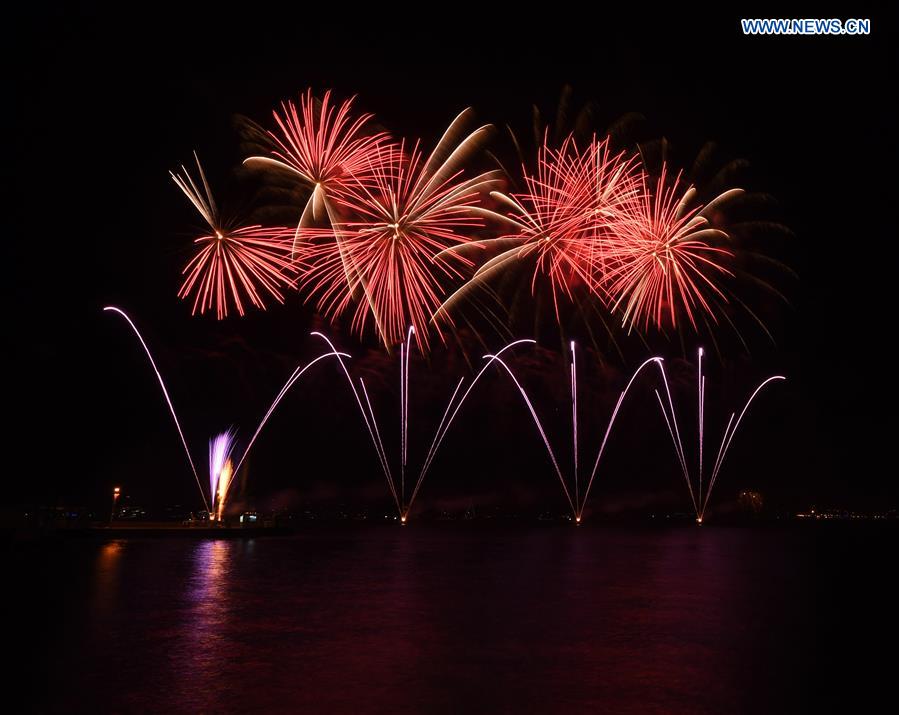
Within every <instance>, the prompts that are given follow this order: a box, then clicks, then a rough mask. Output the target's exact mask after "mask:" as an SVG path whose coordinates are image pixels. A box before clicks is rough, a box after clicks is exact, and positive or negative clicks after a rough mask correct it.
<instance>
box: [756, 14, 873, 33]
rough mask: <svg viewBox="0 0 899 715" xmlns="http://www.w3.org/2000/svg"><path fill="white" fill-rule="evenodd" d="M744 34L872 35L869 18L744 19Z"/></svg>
mask: <svg viewBox="0 0 899 715" xmlns="http://www.w3.org/2000/svg"><path fill="white" fill-rule="evenodd" d="M740 24H741V25H742V27H743V34H744V35H870V34H871V20H869V19H849V20H837V19H830V20H827V19H809V18H806V19H792V20H785V19H779V20H778V19H767V20H760V19H748V20H747V19H743V20H740Z"/></svg>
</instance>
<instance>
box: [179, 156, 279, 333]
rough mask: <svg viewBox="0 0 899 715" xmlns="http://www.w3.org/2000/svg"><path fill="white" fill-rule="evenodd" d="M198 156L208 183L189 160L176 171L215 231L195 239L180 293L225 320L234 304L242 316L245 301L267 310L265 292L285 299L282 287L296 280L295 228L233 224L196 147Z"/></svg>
mask: <svg viewBox="0 0 899 715" xmlns="http://www.w3.org/2000/svg"><path fill="white" fill-rule="evenodd" d="M194 158H195V159H196V162H197V170H198V172H199V175H200V186H202V189H201V188H200V186H198V184H197V183H196V182H195V181H194V180H193V178H192V177H191V176H190V173H189V172H188V171H187V169H186V168H185V167H184V166H182V167H181V170H182V172H183V175H180V174H176V173H174V172H170V174H171V176H172V180H173V181H174V182H175V184H176V185H177V186H178V188H179V189H181V191H182V192H184V195H185V196H187V198H188V200H189V201H190V202H191V203H192V204H193V205H194V207H195V208H196V209H197V211H198V212H199V213H200V215H201V216H202V217H203V219H204V220H205V221H206V223H207V224H208V226H209V228H210V229H212V233H211V234H204V235H202V236H200V237H198V238H196V239H195V240H194V245H196V246H197V248H198V250H197V252H196V254H195V255H194V257H193V258H191V259H190V261H188V263H187V265H186V266H185V267H184V270H183V271H182V274H183V275H184V276H185V277H184V282H183V283H182V284H181V288H180V289H179V291H178V297H179V298H182V299H188V298H190V297H191V296H193V307H192V309H191V312H192V314H194V315H195V314H197V313H200V314H203V313H205V312H206V311H207V310H212V309H213V308H215V312H216V317H217V318H218V319H219V320H222V319H223V318H225V317H226V316H227V315H228V310H229V306H230V305H231V304H233V306H234V308H235V309H236V310H237V312H238V314H240V315H241V316H242V315H244V314H245V313H246V308H245V305H244V303H245V301H249V303H251V304H252V305H254V306H255V307H257V308H261V309H263V310H264V309H265V303H264V302H263V294H268V295H269V296H270V297H272V298H274V299H275V300H277V301H278V302H279V303H283V302H284V295H283V293H282V289H283V288H284V287H293V286H294V285H295V282H294V280H293V279H292V278H291V277H290V276H289V274H290V273H291V272H292V271H293V270H294V266H293V262H292V261H291V258H290V254H291V241H290V234H291V233H292V231H291V230H290V229H285V228H269V227H265V226H246V227H235V226H232V225H230V222H229V221H226V220H224V219H222V217H221V216H220V214H219V211H218V208H217V206H216V204H215V200H214V199H213V197H212V191H211V190H210V188H209V183H208V182H207V180H206V174H205V173H204V171H203V167H202V166H201V165H200V160H199V159H198V158H197V155H196V153H195V154H194Z"/></svg>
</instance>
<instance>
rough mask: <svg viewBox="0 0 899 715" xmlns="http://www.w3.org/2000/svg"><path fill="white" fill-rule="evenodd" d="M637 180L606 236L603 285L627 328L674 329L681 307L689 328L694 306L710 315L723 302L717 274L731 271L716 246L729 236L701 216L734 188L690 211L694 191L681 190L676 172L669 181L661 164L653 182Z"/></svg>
mask: <svg viewBox="0 0 899 715" xmlns="http://www.w3.org/2000/svg"><path fill="white" fill-rule="evenodd" d="M641 183H642V188H641V192H640V196H639V199H638V200H637V201H633V202H630V203H629V204H628V206H627V209H628V215H627V216H626V218H625V220H622V221H618V222H617V225H616V232H615V235H614V237H613V238H612V240H610V241H609V242H607V246H608V247H609V252H610V254H611V258H609V259H608V260H607V262H606V270H605V271H604V272H603V277H602V286H603V290H604V292H605V293H606V294H607V295H608V296H609V297H610V300H611V301H612V309H613V310H621V313H622V323H623V325H624V326H626V327H628V328H633V327H634V326H635V325H638V324H641V325H642V326H644V327H646V328H648V327H649V326H650V325H654V326H655V327H657V328H663V327H664V326H665V325H666V324H670V325H671V326H673V327H676V326H677V321H678V315H679V314H680V313H684V314H686V316H687V319H688V320H689V322H690V324H691V325H692V326H693V329H694V330H695V329H696V328H697V317H698V314H699V313H700V312H701V313H702V314H704V315H707V316H708V317H709V318H711V319H712V320H713V321H716V320H717V317H716V312H715V308H716V305H718V304H719V302H725V303H726V302H727V297H726V295H725V293H724V291H723V290H722V288H721V287H720V286H719V283H720V279H721V278H723V277H725V276H732V275H733V274H732V273H731V271H730V270H728V268H726V267H725V265H723V261H725V260H727V259H728V258H730V257H732V255H733V254H732V253H731V252H730V251H729V250H727V249H725V248H720V247H718V246H717V245H715V244H717V243H720V242H722V241H726V240H727V238H728V236H727V234H726V233H724V232H723V231H720V230H718V229H715V228H710V226H709V221H708V219H707V218H706V217H705V215H703V214H704V212H707V211H708V210H709V208H710V207H711V206H712V205H713V204H718V203H721V202H723V201H725V200H727V199H728V198H730V197H732V196H735V195H737V194H739V193H742V192H741V190H739V189H731V190H729V191H727V192H725V193H724V194H721V195H720V196H718V197H717V198H716V199H715V200H714V201H712V202H710V203H709V204H708V205H707V206H705V207H702V206H699V207H695V208H693V209H689V208H688V206H689V204H690V202H691V201H692V198H693V196H694V195H695V191H694V190H693V189H692V188H689V189H687V190H686V191H683V192H681V191H680V176H677V177H675V179H674V181H673V182H671V183H669V182H668V181H667V167H665V166H664V165H663V166H662V171H661V174H660V176H659V178H658V180H657V181H656V182H655V185H654V186H652V187H650V185H649V181H648V179H647V177H646V176H645V175H644V176H643V177H642V179H641Z"/></svg>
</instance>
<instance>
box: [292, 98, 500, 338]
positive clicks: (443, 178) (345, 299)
mask: <svg viewBox="0 0 899 715" xmlns="http://www.w3.org/2000/svg"><path fill="white" fill-rule="evenodd" d="M468 114H469V113H468V110H466V112H463V113H462V114H461V115H459V117H457V118H456V120H455V121H454V122H453V123H452V124H451V125H450V128H449V129H448V130H447V132H446V134H445V135H444V137H443V138H442V139H441V141H440V142H439V143H438V145H437V147H436V148H435V149H434V151H433V152H432V153H431V154H430V156H429V157H428V158H427V159H425V158H424V156H423V154H422V153H421V151H420V150H419V148H418V145H417V144H416V145H415V146H413V148H412V149H411V151H408V152H407V151H406V147H405V144H404V143H400V144H398V145H397V144H392V145H384V146H379V147H378V148H377V150H376V151H375V153H374V156H373V157H370V159H371V163H370V165H369V168H370V174H369V179H368V180H367V181H354V182H351V183H349V184H347V186H346V187H345V189H344V191H343V192H341V193H340V194H339V195H338V196H337V198H336V201H335V207H336V209H337V212H338V213H339V214H340V215H341V216H345V217H346V218H343V219H340V220H335V221H334V222H333V227H334V232H335V234H336V236H337V240H336V241H330V240H325V241H321V242H317V243H313V244H311V245H308V246H307V247H306V254H305V257H304V269H303V271H302V272H301V274H300V277H299V283H300V287H301V288H302V289H305V290H306V291H308V295H309V296H310V298H312V299H314V300H316V301H317V305H318V309H319V310H320V311H321V312H322V313H324V314H325V315H326V316H328V317H329V318H331V319H337V318H338V317H339V316H342V315H343V314H345V313H347V312H349V311H352V321H351V325H352V330H353V331H354V332H356V333H357V334H360V335H361V334H362V333H363V332H364V331H365V329H366V327H367V324H368V322H369V320H371V321H372V322H373V323H374V324H375V327H376V329H377V331H378V333H379V337H380V339H381V341H382V342H383V343H384V344H385V345H387V346H390V345H393V344H395V343H398V342H400V341H401V340H403V337H404V335H403V334H404V331H405V330H406V327H407V326H410V325H411V326H414V328H415V330H414V335H415V340H416V344H417V345H418V347H419V349H420V350H423V351H424V350H427V347H428V344H429V338H428V331H427V327H428V326H427V322H428V320H429V318H430V317H431V316H432V315H433V313H434V311H435V309H436V308H437V307H438V306H439V305H440V301H441V298H442V296H443V292H444V288H443V286H444V284H445V283H446V282H448V281H452V280H456V279H460V278H463V277H464V274H463V271H464V270H465V269H466V268H468V267H470V266H472V265H473V263H472V261H471V260H470V259H469V258H467V257H465V256H463V255H460V254H457V253H453V252H447V251H446V250H445V249H447V248H449V247H451V246H457V245H461V244H465V243H469V242H470V238H469V233H470V232H471V231H472V230H475V229H478V228H480V227H481V226H482V225H483V222H482V219H481V218H480V217H479V216H478V215H477V211H478V204H479V201H480V196H481V193H482V192H483V191H484V190H486V189H488V188H489V187H490V186H492V185H493V184H494V183H495V182H496V181H497V177H496V173H495V172H487V173H483V174H479V175H477V176H474V177H473V178H467V179H466V178H463V176H462V169H461V168H460V167H461V165H462V163H463V162H464V161H465V159H467V158H468V157H469V156H470V155H471V154H472V152H474V151H475V150H476V149H477V148H478V147H479V146H480V145H481V144H482V143H483V141H484V139H485V137H486V135H487V132H488V127H481V128H479V129H477V130H475V131H474V132H471V133H470V134H468V135H466V136H464V138H463V139H462V140H461V141H459V136H460V132H461V130H460V127H461V126H462V124H463V123H464V122H465V121H466V120H467V116H468ZM360 293H364V295H365V300H364V301H363V300H356V298H357V296H358V295H359V294H360Z"/></svg>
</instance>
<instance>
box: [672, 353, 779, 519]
mask: <svg viewBox="0 0 899 715" xmlns="http://www.w3.org/2000/svg"><path fill="white" fill-rule="evenodd" d="M703 355H704V351H703V349H702V348H699V352H698V367H697V372H696V392H697V401H698V419H697V423H698V430H697V432H698V436H699V456H698V461H699V469H698V471H697V475H696V480H695V481H696V486H697V488H696V490H694V489H693V482H694V480H693V479H691V477H690V469H689V467H688V466H687V458H686V456H685V454H684V444H683V440H682V439H681V434H680V427H679V426H678V423H677V413H676V412H675V409H674V400H673V398H672V397H671V389H670V387H669V386H668V378H667V377H666V376H665V370H664V368H662V382H663V384H664V387H665V400H663V399H662V396H661V394H660V393H659V391H658V390H656V391H655V393H656V399H657V400H658V402H659V407H660V408H661V410H662V416H663V417H664V418H665V424H666V425H667V427H668V432H669V434H670V435H671V441H672V443H673V444H674V452H675V455H676V456H677V460H678V462H679V463H680V467H681V471H682V472H683V474H684V480H685V481H686V483H687V490H688V491H689V492H690V500H691V501H692V503H693V510H694V511H695V513H696V523H697V524H702V520H703V519H704V518H705V512H706V508H707V507H708V504H709V497H711V495H712V489H714V487H715V482H716V481H717V479H718V474H719V473H720V472H721V465H722V464H723V463H724V459H725V457H727V451H728V450H729V449H730V445H731V442H733V439H734V435H735V434H736V432H737V428H738V427H739V426H740V423H741V422H742V421H743V417H744V416H745V415H746V411H747V410H748V409H749V405H751V404H752V401H753V400H755V398H756V395H758V394H759V392H761V391H762V389H763V388H764V387H765V386H766V385H767V384H768V383H771V382H775V381H777V380H786V379H787V378H786V377H784V376H783V375H772V376H771V377H769V378H767V379H765V380H763V381H762V382H761V383H760V384H759V385H758V387H756V388H755V390H754V391H753V393H752V394H751V395H750V396H749V399H748V400H747V401H746V404H745V405H743V409H742V410H741V411H740V416H739V417H737V413H736V412H731V415H730V419H728V421H727V426H726V427H725V428H724V436H723V437H722V438H721V445H720V446H719V447H718V454H717V456H716V458H715V463H714V464H713V466H712V471H711V474H710V476H709V479H708V483H707V487H706V490H705V494H703V491H702V478H703V467H704V465H703V461H704V454H703V453H704V451H705V444H704V440H705V375H703V374H702V357H703ZM666 403H667V405H666ZM735 417H736V421H734V418H735Z"/></svg>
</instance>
